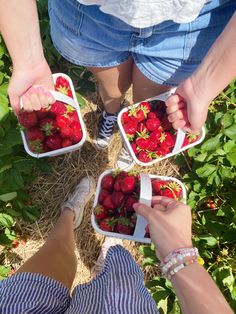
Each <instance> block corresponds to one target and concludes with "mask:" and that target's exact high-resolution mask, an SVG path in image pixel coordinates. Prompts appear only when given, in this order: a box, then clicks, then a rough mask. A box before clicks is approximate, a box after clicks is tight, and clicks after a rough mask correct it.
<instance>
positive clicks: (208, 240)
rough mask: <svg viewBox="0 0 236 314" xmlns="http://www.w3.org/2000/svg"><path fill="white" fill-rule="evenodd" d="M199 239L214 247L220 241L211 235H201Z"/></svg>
mask: <svg viewBox="0 0 236 314" xmlns="http://www.w3.org/2000/svg"><path fill="white" fill-rule="evenodd" d="M199 239H200V240H202V241H204V242H206V245H207V246H209V247H213V246H216V245H217V243H218V241H217V240H216V238H214V237H211V236H199Z"/></svg>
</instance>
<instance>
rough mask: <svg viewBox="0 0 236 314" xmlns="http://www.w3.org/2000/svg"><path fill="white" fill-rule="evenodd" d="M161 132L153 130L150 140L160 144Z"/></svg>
mask: <svg viewBox="0 0 236 314" xmlns="http://www.w3.org/2000/svg"><path fill="white" fill-rule="evenodd" d="M161 134H162V131H161V130H159V129H158V130H155V131H153V132H152V133H151V134H150V140H151V141H153V142H155V143H160V138H161Z"/></svg>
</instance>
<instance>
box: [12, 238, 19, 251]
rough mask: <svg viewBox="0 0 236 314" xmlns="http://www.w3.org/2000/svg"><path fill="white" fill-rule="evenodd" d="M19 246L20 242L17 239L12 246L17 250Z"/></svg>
mask: <svg viewBox="0 0 236 314" xmlns="http://www.w3.org/2000/svg"><path fill="white" fill-rule="evenodd" d="M19 244H20V242H19V241H18V240H16V239H15V240H13V241H12V244H11V245H12V247H13V248H14V249H16V248H17V247H18V246H19Z"/></svg>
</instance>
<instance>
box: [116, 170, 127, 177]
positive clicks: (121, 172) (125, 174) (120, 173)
mask: <svg viewBox="0 0 236 314" xmlns="http://www.w3.org/2000/svg"><path fill="white" fill-rule="evenodd" d="M126 177H128V173H127V172H126V171H119V172H118V174H117V176H116V179H124V178H126Z"/></svg>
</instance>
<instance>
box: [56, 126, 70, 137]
mask: <svg viewBox="0 0 236 314" xmlns="http://www.w3.org/2000/svg"><path fill="white" fill-rule="evenodd" d="M59 134H60V137H61V138H63V139H64V138H70V137H71V136H72V134H73V130H72V129H71V128H70V127H69V126H64V127H63V128H61V129H60V130H59Z"/></svg>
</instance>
